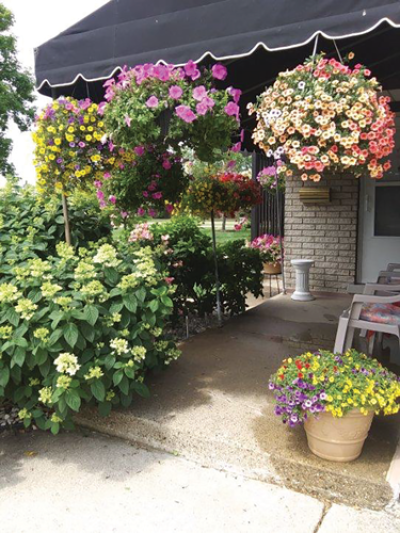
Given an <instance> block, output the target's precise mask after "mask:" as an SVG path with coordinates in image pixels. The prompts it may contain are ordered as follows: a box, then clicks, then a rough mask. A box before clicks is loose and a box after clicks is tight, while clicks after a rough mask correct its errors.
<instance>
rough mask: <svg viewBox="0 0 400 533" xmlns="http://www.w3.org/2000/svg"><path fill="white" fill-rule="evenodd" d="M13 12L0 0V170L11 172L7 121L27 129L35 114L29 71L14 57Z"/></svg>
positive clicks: (15, 53) (21, 128)
mask: <svg viewBox="0 0 400 533" xmlns="http://www.w3.org/2000/svg"><path fill="white" fill-rule="evenodd" d="M13 24H14V17H13V15H12V13H11V12H10V11H9V10H8V9H7V8H6V7H5V6H4V5H3V4H1V3H0V57H1V61H0V173H2V174H7V173H12V172H14V168H13V165H12V164H10V163H9V156H10V153H11V149H12V141H11V139H10V138H9V137H8V136H7V131H8V127H9V125H10V122H14V123H15V124H16V125H17V126H18V128H19V129H20V131H27V130H28V129H29V126H30V124H31V122H32V119H33V116H34V109H33V107H32V102H33V101H34V94H33V89H34V84H33V80H32V77H31V75H30V73H28V72H27V71H25V70H23V69H22V67H21V65H20V64H19V62H18V59H17V45H16V38H15V37H14V36H13V35H12V34H10V30H11V28H12V26H13Z"/></svg>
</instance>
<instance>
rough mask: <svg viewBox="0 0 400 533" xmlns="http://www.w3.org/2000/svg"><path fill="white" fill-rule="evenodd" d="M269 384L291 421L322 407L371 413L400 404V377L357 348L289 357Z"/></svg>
mask: <svg viewBox="0 0 400 533" xmlns="http://www.w3.org/2000/svg"><path fill="white" fill-rule="evenodd" d="M269 388H270V390H272V391H273V395H274V399H275V402H276V407H275V414H276V415H277V416H279V417H280V418H281V419H282V421H283V422H284V423H288V424H289V425H290V426H291V427H292V426H295V425H296V424H299V423H301V422H304V420H306V419H307V417H308V416H310V415H318V413H322V412H328V413H332V415H333V416H334V417H342V416H345V415H346V413H348V412H349V411H350V410H352V409H359V410H360V411H361V413H363V414H365V415H367V414H368V412H370V411H373V412H375V413H376V414H379V413H383V414H384V415H391V414H395V413H397V412H398V411H399V409H400V404H399V398H400V377H398V376H396V375H395V374H394V373H393V372H390V371H389V370H387V369H386V368H384V367H383V366H382V365H381V364H380V363H379V362H378V361H377V360H376V359H370V358H368V357H367V356H366V355H364V354H361V353H359V352H357V351H355V350H349V351H348V352H346V353H345V354H342V355H341V354H333V353H331V352H328V351H323V350H320V351H318V352H315V353H310V352H307V353H304V354H303V355H300V356H299V357H289V358H288V359H285V360H284V361H283V362H282V365H281V367H280V368H279V369H278V371H277V372H276V373H275V374H273V375H272V376H271V378H270V382H269Z"/></svg>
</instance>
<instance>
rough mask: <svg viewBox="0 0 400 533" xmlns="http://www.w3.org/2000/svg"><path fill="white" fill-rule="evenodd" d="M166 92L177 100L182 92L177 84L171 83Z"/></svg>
mask: <svg viewBox="0 0 400 533" xmlns="http://www.w3.org/2000/svg"><path fill="white" fill-rule="evenodd" d="M168 94H169V96H170V98H173V99H174V100H179V98H180V97H181V96H182V94H183V90H182V88H181V87H179V85H172V86H171V87H170V88H169V90H168Z"/></svg>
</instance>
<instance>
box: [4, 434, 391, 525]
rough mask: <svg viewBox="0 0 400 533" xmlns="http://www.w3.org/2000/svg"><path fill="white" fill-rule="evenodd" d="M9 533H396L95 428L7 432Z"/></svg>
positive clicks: (365, 517)
mask: <svg viewBox="0 0 400 533" xmlns="http://www.w3.org/2000/svg"><path fill="white" fill-rule="evenodd" d="M0 494H1V498H0V524H1V526H0V529H1V532H2V533H28V532H29V533H31V532H32V531H35V532H37V533H64V532H65V533H67V532H68V533H71V532H72V533H74V532H80V531H84V532H85V533H99V532H103V533H109V532H116V533H130V532H135V533H136V532H137V531H140V532H143V533H160V532H163V533H172V532H178V533H187V532H189V531H190V532H191V533H261V532H263V533H277V532H280V533H316V532H318V533H348V532H349V531H351V533H397V532H398V531H399V528H400V522H399V521H398V520H396V519H394V518H393V517H391V516H389V515H387V514H384V513H376V512H373V511H357V510H354V509H350V508H347V507H344V506H337V505H333V506H329V505H325V504H323V503H322V502H320V501H318V500H316V499H313V498H311V497H309V496H305V495H302V494H298V493H297V492H293V491H290V490H288V489H285V488H281V487H277V486H274V485H268V484H266V483H261V482H259V481H254V480H249V479H246V478H244V477H242V476H238V475H233V474H229V473H225V472H220V471H218V470H214V469H207V468H202V467H201V466H199V465H197V464H194V463H191V462H189V461H187V460H185V459H182V458H180V457H176V456H174V455H168V454H165V453H160V452H149V451H144V450H140V449H138V448H137V447H135V446H132V445H130V444H128V443H127V442H124V441H119V440H117V439H113V438H108V437H104V436H100V435H98V434H93V433H88V434H87V435H86V436H85V435H83V434H80V433H77V434H61V435H59V436H57V437H53V436H52V435H48V434H44V433H41V432H34V433H31V434H24V435H18V436H17V437H15V436H13V435H9V436H6V437H4V436H3V437H2V438H0Z"/></svg>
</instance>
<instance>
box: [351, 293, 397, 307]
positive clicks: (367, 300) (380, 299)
mask: <svg viewBox="0 0 400 533" xmlns="http://www.w3.org/2000/svg"><path fill="white" fill-rule="evenodd" d="M397 302H400V294H394V295H393V296H375V295H372V294H355V295H354V296H353V302H352V305H353V304H355V303H362V304H393V303H397Z"/></svg>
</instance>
